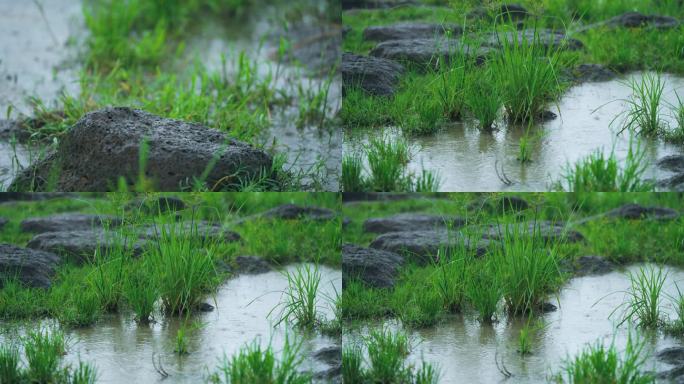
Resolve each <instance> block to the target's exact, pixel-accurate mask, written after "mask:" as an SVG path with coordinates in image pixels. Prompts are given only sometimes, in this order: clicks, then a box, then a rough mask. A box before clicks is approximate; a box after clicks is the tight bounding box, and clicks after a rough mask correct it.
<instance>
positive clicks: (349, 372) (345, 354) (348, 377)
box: [342, 346, 366, 384]
mask: <svg viewBox="0 0 684 384" xmlns="http://www.w3.org/2000/svg"><path fill="white" fill-rule="evenodd" d="M365 377H366V375H365V371H364V369H363V351H362V350H361V348H359V347H356V346H354V347H349V348H345V349H344V350H343V351H342V380H343V381H344V382H345V383H351V384H361V383H364V382H365Z"/></svg>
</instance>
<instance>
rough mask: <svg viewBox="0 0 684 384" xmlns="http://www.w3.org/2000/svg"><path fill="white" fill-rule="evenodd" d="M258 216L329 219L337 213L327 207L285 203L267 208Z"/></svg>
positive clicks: (315, 219)
mask: <svg viewBox="0 0 684 384" xmlns="http://www.w3.org/2000/svg"><path fill="white" fill-rule="evenodd" d="M259 216H260V217H263V218H267V219H283V220H313V221H329V220H334V219H335V218H336V217H337V213H335V211H333V210H330V209H328V208H319V207H310V206H300V205H294V204H285V205H281V206H279V207H275V208H273V209H269V210H268V211H266V212H264V213H262V214H260V215H259Z"/></svg>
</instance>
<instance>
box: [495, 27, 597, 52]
mask: <svg viewBox="0 0 684 384" xmlns="http://www.w3.org/2000/svg"><path fill="white" fill-rule="evenodd" d="M535 33H536V35H535ZM516 39H517V42H518V44H534V46H535V47H537V48H540V49H541V51H542V52H540V53H545V52H546V51H547V50H549V49H554V50H558V49H567V50H571V51H577V50H580V49H582V48H584V44H583V43H582V42H581V41H579V40H577V39H573V38H570V37H568V36H567V35H566V34H565V33H563V32H559V31H552V30H550V29H537V30H536V31H535V30H534V29H526V30H524V31H517V32H503V33H497V32H494V33H491V34H490V35H489V38H487V39H486V41H485V44H486V45H488V46H490V47H496V48H502V47H503V46H504V41H505V40H507V41H508V43H509V44H514V43H515V41H516Z"/></svg>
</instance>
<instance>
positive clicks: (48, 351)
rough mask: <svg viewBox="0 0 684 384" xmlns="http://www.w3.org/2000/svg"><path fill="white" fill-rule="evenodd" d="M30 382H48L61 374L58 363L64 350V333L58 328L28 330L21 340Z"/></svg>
mask: <svg viewBox="0 0 684 384" xmlns="http://www.w3.org/2000/svg"><path fill="white" fill-rule="evenodd" d="M23 343H24V354H25V355H26V362H27V364H28V371H27V376H28V378H29V379H30V380H31V381H32V382H38V383H50V382H53V381H54V380H55V379H56V378H58V376H59V375H60V374H61V372H60V368H59V364H60V361H61V359H62V356H63V355H64V354H65V352H66V342H65V339H64V333H62V332H61V331H60V330H58V329H43V330H40V329H39V330H33V331H29V332H28V334H27V335H26V337H25V338H24V340H23Z"/></svg>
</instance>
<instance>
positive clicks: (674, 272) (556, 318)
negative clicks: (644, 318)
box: [345, 265, 684, 383]
mask: <svg viewBox="0 0 684 384" xmlns="http://www.w3.org/2000/svg"><path fill="white" fill-rule="evenodd" d="M638 268H639V266H637V265H634V266H631V267H629V268H627V269H626V270H624V271H616V272H612V273H609V274H606V275H602V276H588V277H580V278H575V279H572V280H571V281H570V282H569V283H568V284H567V285H566V286H565V288H564V289H563V290H562V291H561V293H560V295H559V297H558V303H556V302H555V301H552V302H553V303H554V304H556V305H558V304H559V305H558V307H559V308H558V310H557V311H556V312H551V313H548V314H546V315H544V316H543V322H544V324H545V328H544V329H543V330H542V331H540V332H539V333H537V337H536V338H535V339H534V341H533V342H532V354H531V355H528V356H524V357H523V356H521V355H520V354H519V353H518V352H517V348H518V345H517V343H518V335H519V331H520V329H521V328H522V326H523V325H524V322H525V321H524V319H517V320H515V321H510V322H507V321H505V320H504V321H501V322H499V323H495V324H494V325H493V326H481V325H480V323H479V322H477V320H475V319H474V318H473V316H469V315H466V316H456V317H454V318H453V319H451V320H448V321H446V322H445V323H444V324H441V325H438V326H436V327H430V328H427V329H423V330H418V331H414V332H411V333H410V336H411V338H412V340H413V343H414V346H415V347H414V349H413V350H412V352H411V355H410V357H409V360H411V361H414V362H416V363H417V364H418V365H419V362H420V360H421V357H422V358H423V359H424V360H425V361H427V362H430V363H432V364H436V365H437V366H438V367H439V369H440V373H441V380H440V382H445V383H497V382H506V383H546V382H548V380H547V379H548V376H549V375H551V374H554V373H557V372H559V370H560V369H561V367H562V364H563V362H564V360H566V359H567V358H568V356H575V355H576V354H577V353H578V352H580V351H581V350H582V349H583V348H584V347H585V346H587V345H588V344H592V343H595V342H597V341H599V340H600V341H602V342H604V344H605V345H609V344H610V343H611V342H612V341H613V340H615V343H616V346H617V347H618V350H619V351H623V350H624V348H625V345H626V343H627V335H628V329H627V326H623V327H621V328H619V329H618V330H617V332H614V324H615V323H616V322H619V314H620V313H621V312H620V311H618V312H617V313H616V315H614V316H613V318H612V319H611V318H609V317H610V315H611V312H613V310H614V309H615V308H616V307H618V306H619V305H620V304H622V303H623V302H624V301H626V300H627V299H626V297H625V294H624V293H623V292H624V291H625V290H627V289H628V288H629V286H630V284H629V277H628V275H627V273H628V272H636V271H638ZM668 270H669V275H668V279H667V282H666V284H665V287H664V291H665V292H666V293H667V294H670V295H676V293H677V290H676V287H675V285H674V283H675V282H676V283H678V284H679V285H680V286H681V285H682V282H684V271H683V270H680V269H675V268H668ZM665 297H667V296H665ZM664 303H665V304H666V305H664V310H665V312H666V313H667V314H670V315H673V314H674V308H673V307H672V305H670V303H669V302H668V300H667V299H664ZM393 326H394V327H397V326H398V324H396V323H395V324H393ZM365 331H367V330H366V329H364V330H362V331H361V332H365ZM345 337H346V338H345V344H347V343H354V342H357V341H358V340H359V331H356V332H354V333H353V334H351V336H349V337H347V334H346V333H345ZM673 345H681V342H678V341H677V340H676V339H674V338H671V337H668V336H664V335H662V334H658V335H653V336H652V337H650V338H649V341H648V342H647V344H646V347H645V350H646V353H649V354H651V355H652V353H653V351H660V350H661V349H663V348H666V347H670V346H673ZM495 358H498V361H499V362H501V359H502V358H503V362H504V365H505V366H506V368H507V369H508V370H509V371H510V372H511V373H512V374H513V376H512V377H511V378H510V379H508V380H504V376H503V375H502V374H501V373H500V372H499V370H498V369H497V367H496V363H495ZM669 368H672V366H669V365H667V364H664V363H660V362H656V361H655V359H654V358H652V357H650V358H649V359H648V360H647V364H646V369H650V370H655V371H664V370H667V369H669Z"/></svg>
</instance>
